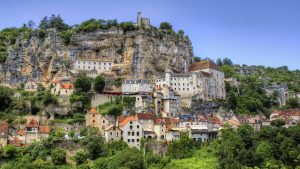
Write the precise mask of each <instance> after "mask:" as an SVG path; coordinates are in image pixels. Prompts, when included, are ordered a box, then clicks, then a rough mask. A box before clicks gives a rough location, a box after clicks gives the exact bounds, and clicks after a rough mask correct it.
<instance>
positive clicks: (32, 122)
mask: <svg viewBox="0 0 300 169" xmlns="http://www.w3.org/2000/svg"><path fill="white" fill-rule="evenodd" d="M26 127H38V123H37V121H36V120H35V119H31V120H30V122H29V123H27V125H26Z"/></svg>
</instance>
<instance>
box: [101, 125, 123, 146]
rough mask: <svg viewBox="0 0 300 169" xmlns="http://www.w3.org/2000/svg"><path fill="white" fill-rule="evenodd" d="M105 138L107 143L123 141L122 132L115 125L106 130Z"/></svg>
mask: <svg viewBox="0 0 300 169" xmlns="http://www.w3.org/2000/svg"><path fill="white" fill-rule="evenodd" d="M104 137H105V141H106V142H107V143H109V142H113V141H119V140H121V139H122V130H121V129H120V128H119V127H117V126H115V125H111V126H109V127H108V128H106V129H105V131H104Z"/></svg>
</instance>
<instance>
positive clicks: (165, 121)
mask: <svg viewBox="0 0 300 169" xmlns="http://www.w3.org/2000/svg"><path fill="white" fill-rule="evenodd" d="M154 124H165V125H170V124H172V120H171V118H169V117H162V118H160V117H157V118H155V119H154Z"/></svg>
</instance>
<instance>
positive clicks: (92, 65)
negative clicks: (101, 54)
mask: <svg viewBox="0 0 300 169" xmlns="http://www.w3.org/2000/svg"><path fill="white" fill-rule="evenodd" d="M112 66H113V61H112V60H108V59H97V58H78V59H77V60H76V61H75V62H74V64H73V69H74V70H76V71H77V72H90V73H87V75H88V76H91V77H96V76H97V75H100V74H101V73H103V72H109V71H111V70H112Z"/></svg>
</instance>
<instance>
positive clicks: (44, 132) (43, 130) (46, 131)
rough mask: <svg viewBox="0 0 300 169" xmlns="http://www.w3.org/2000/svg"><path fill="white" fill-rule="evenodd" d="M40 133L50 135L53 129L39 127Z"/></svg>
mask: <svg viewBox="0 0 300 169" xmlns="http://www.w3.org/2000/svg"><path fill="white" fill-rule="evenodd" d="M39 132H40V133H43V134H50V132H51V127H50V126H39Z"/></svg>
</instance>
